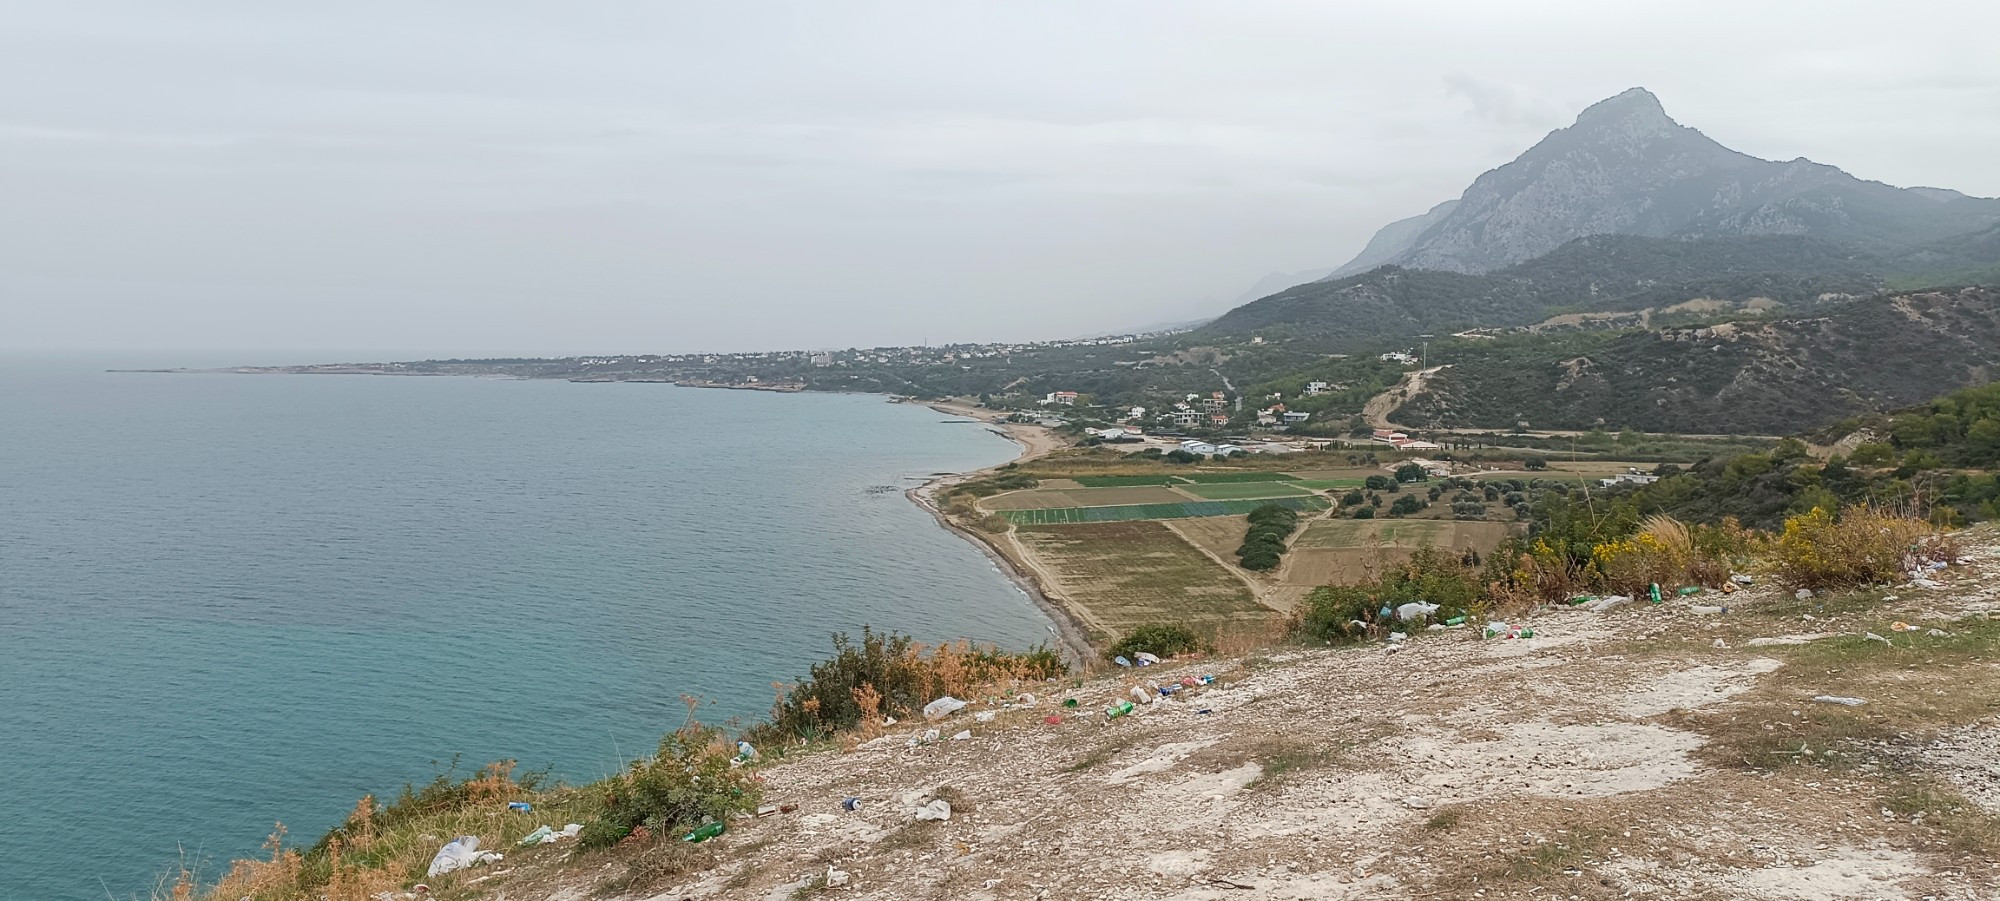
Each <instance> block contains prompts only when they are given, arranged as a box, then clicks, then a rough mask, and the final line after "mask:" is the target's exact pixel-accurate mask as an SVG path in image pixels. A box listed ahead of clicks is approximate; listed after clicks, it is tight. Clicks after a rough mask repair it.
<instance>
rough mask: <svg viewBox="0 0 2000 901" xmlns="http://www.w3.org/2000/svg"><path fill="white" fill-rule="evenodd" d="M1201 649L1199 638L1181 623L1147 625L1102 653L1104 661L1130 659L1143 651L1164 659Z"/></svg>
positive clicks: (1127, 634)
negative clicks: (1114, 658) (1116, 658)
mask: <svg viewBox="0 0 2000 901" xmlns="http://www.w3.org/2000/svg"><path fill="white" fill-rule="evenodd" d="M1201 648H1202V640H1201V636H1199V635H1196V634H1194V630H1193V629H1190V628H1188V627H1187V626H1185V625H1182V624H1181V623H1147V624H1145V625H1143V626H1139V627H1138V628H1135V629H1133V630H1132V631H1130V632H1128V633H1126V634H1125V637H1124V638H1121V639H1119V640H1118V643H1117V644H1114V645H1112V646H1111V648H1110V649H1109V650H1107V651H1105V652H1104V657H1105V659H1107V660H1108V659H1110V658H1112V657H1126V658H1130V657H1132V656H1133V655H1135V654H1137V653H1139V652H1140V651H1144V652H1146V653H1148V654H1151V655H1153V656H1155V657H1160V658H1166V657H1173V656H1176V655H1179V654H1186V653H1190V652H1192V651H1199V650H1201Z"/></svg>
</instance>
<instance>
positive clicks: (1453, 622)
mask: <svg viewBox="0 0 2000 901" xmlns="http://www.w3.org/2000/svg"><path fill="white" fill-rule="evenodd" d="M1444 624H1445V625H1447V626H1463V625H1465V617H1463V616H1454V617H1452V618H1451V619H1448V620H1445V621H1444Z"/></svg>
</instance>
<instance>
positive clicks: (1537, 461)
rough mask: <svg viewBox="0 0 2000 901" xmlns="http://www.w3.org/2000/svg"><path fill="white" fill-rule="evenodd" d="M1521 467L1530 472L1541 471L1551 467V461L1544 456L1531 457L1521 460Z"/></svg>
mask: <svg viewBox="0 0 2000 901" xmlns="http://www.w3.org/2000/svg"><path fill="white" fill-rule="evenodd" d="M1521 468H1522V469H1525V470H1528V471H1529V472H1539V471H1541V470H1544V469H1547V468H1549V461H1548V460H1547V459H1545V458H1542V457H1529V458H1527V459H1526V460H1522V461H1521Z"/></svg>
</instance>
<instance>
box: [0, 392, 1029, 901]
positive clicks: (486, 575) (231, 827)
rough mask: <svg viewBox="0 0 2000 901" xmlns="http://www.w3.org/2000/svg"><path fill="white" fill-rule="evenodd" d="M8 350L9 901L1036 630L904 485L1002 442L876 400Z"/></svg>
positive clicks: (3, 697) (3, 562) (106, 880)
mask: <svg viewBox="0 0 2000 901" xmlns="http://www.w3.org/2000/svg"><path fill="white" fill-rule="evenodd" d="M180 362H189V363H198V364H206V365H212V364H214V363H222V362H267V361H262V360H246V359H229V358H227V357H226V356H225V357H221V358H218V359H215V360H208V359H203V360H191V361H161V360H156V359H144V360H138V359H120V358H102V359H88V360H86V359H77V358H67V359H20V358H16V359H0V762H4V765H5V773H6V774H7V776H8V777H9V778H7V779H6V780H5V782H4V784H0V812H4V813H0V899H5V901H17V899H18V901H58V899H105V898H107V897H110V898H114V899H126V898H131V897H134V896H140V897H143V895H144V894H145V892H146V890H147V889H149V888H150V887H151V886H152V884H153V880H154V879H155V877H157V876H158V875H160V874H161V873H164V872H166V871H167V870H168V869H169V868H171V867H172V866H173V865H175V864H176V862H178V861H180V860H181V859H183V855H185V856H186V859H188V860H191V861H199V862H203V863H204V866H203V868H202V873H203V875H204V876H206V877H210V878H212V877H213V876H215V875H216V874H217V873H218V872H219V871H220V869H221V868H222V867H223V866H224V864H225V862H226V861H227V860H228V859H230V858H231V857H232V856H240V855H244V854H248V853H253V852H255V850H256V849H257V847H258V845H259V843H260V842H261V841H262V839H263V837H264V836H265V834H266V833H268V832H270V831H271V827H272V824H273V823H274V822H276V821H279V820H282V821H284V823H285V824H286V826H287V827H288V828H289V829H290V832H291V836H292V838H293V839H294V840H297V841H301V842H310V841H311V840H312V839H313V838H315V837H317V836H318V835H319V834H320V833H321V832H323V831H324V830H325V829H326V828H327V827H329V826H331V825H333V824H334V823H335V822H337V821H338V820H339V818H340V817H341V816H343V815H344V814H345V813H346V811H347V810H348V809H349V808H351V806H352V805H353V803H354V801H355V799H356V798H358V797H360V796H361V795H362V794H364V793H368V792H375V793H378V794H379V793H384V792H388V791H393V790H394V789H395V788H397V787H399V786H400V785H402V784H403V783H404V782H406V781H418V782H421V781H425V780H428V779H429V778H430V777H432V776H433V775H435V774H437V773H438V772H440V771H441V770H442V769H443V768H444V767H447V766H449V765H450V763H451V761H452V760H453V759H454V758H457V759H459V760H460V761H461V763H460V770H461V772H463V771H465V770H467V769H469V768H472V767H476V766H477V765H478V764H479V763H482V762H485V761H489V760H495V759H501V758H516V759H518V760H520V761H521V763H522V765H523V766H524V767H525V768H539V767H543V766H549V767H553V769H554V771H555V773H556V774H557V775H559V776H561V777H565V778H568V779H571V780H583V779H590V778H595V777H597V776H601V775H604V774H606V773H608V772H611V771H613V770H615V769H617V768H618V767H619V766H620V763H621V761H623V760H625V759H629V758H631V757H633V756H635V755H639V754H642V753H646V752H648V751H649V750H650V749H651V747H652V746H653V745H654V744H655V743H657V741H658V739H659V736H660V734H661V732H663V731H664V730H667V729H670V728H672V727H674V726H675V725H677V724H678V723H679V722H680V720H681V717H682V713H683V706H682V704H681V701H680V700H679V698H680V696H681V694H682V693H684V692H685V693H692V694H695V695H699V696H701V697H703V698H706V699H709V701H710V703H709V704H708V705H707V706H706V707H705V708H704V712H703V717H704V719H710V720H715V721H721V720H725V719H728V718H730V717H740V718H744V719H749V718H754V717H756V716H759V715H761V714H762V713H764V712H765V711H766V710H768V709H769V706H770V702H771V697H772V689H771V682H772V681H773V680H778V679H785V678H789V677H792V676H795V675H798V674H800V673H802V672H804V670H805V668H806V666H807V665H808V664H810V663H811V662H812V661H814V660H816V659H818V658H820V657H822V656H824V655H825V652H826V648H827V636H828V634H829V633H831V632H834V631H843V630H844V631H858V630H859V629H860V627H861V626H862V625H863V624H872V625H875V626H878V627H884V626H893V627H896V628H899V629H902V630H904V631H909V632H914V633H916V634H917V635H918V636H919V637H923V638H947V637H968V638H972V639H975V640H981V641H992V642H997V643H999V644H1001V645H1003V646H1006V647H1010V648H1020V647H1025V646H1028V645H1031V644H1035V643H1039V642H1041V641H1044V640H1047V639H1048V638H1049V637H1050V636H1049V634H1048V623H1047V620H1046V619H1045V618H1043V617H1042V615H1041V614H1040V613H1039V612H1038V611H1037V610H1036V609H1035V607H1034V606H1033V605H1032V604H1031V603H1030V601H1029V600H1028V598H1027V597H1026V596H1024V595H1023V594H1022V593H1021V592H1020V591H1019V590H1018V589H1016V588H1015V587H1014V586H1013V585H1011V584H1010V583H1009V582H1008V581H1007V580H1006V579H1005V578H1003V577H1002V576H1001V574H1000V573H999V572H998V571H996V570H995V568H994V567H993V565H992V564H991V563H990V562H989V561H988V560H987V559H986V558H985V557H984V556H982V555H981V554H980V553H979V552H978V550H977V549H975V548H974V547H973V546H971V545H970V544H968V543H967V542H966V541H965V540H963V539H961V538H959V537H957V536H954V535H951V534H949V533H947V532H945V531H944V530H942V529H940V528H939V527H938V526H937V525H936V523H935V522H934V521H933V520H932V519H931V517H930V516H929V515H928V514H927V513H925V512H924V511H922V510H921V509H919V508H917V507H916V506H915V505H913V504H911V503H910V502H909V501H908V500H907V499H906V498H905V497H904V496H903V494H902V491H901V490H902V489H903V488H905V487H908V486H910V485H913V484H916V481H917V480H921V479H922V478H924V477H926V476H928V475H930V474H931V473H934V472H939V471H959V470H966V469H972V468H977V467H982V466H989V465H993V464H996V463H1000V462H1004V461H1006V460H1008V459H1010V458H1011V457H1012V456H1013V455H1014V454H1015V452H1016V448H1015V446H1014V445H1013V444H1012V443H1011V442H1009V441H1007V440H1006V439H1004V438H1002V437H1000V436H997V435H994V434H992V433H990V432H988V431H987V430H985V429H984V428H983V427H981V426H976V425H964V424H943V423H942V422H941V420H944V419H946V418H948V417H944V416H941V415H940V414H938V413H936V412H934V411H931V410H929V409H926V408H923V407H921V406H915V405H903V404H890V403H887V402H885V401H884V399H883V398H880V397H872V396H852V395H820V394H770V393H762V392H742V391H715V390H700V389H686V388H676V387H671V386H667V385H639V384H625V385H615V384H612V385H605V384H594V385H580V384H570V383H566V382H542V381H511V380H497V379H470V378H391V377H368V376H251V375H225V374H213V375H179V374H176V375H165V374H114V373H107V372H104V371H103V370H104V369H105V368H107V367H118V366H135V365H138V366H154V365H161V364H162V363H166V364H168V365H172V364H176V363H180Z"/></svg>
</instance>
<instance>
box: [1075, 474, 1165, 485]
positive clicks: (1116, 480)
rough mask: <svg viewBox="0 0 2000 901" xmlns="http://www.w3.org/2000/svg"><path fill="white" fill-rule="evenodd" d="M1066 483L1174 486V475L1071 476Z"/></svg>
mask: <svg viewBox="0 0 2000 901" xmlns="http://www.w3.org/2000/svg"><path fill="white" fill-rule="evenodd" d="M1064 481H1070V482H1075V483H1077V484H1078V485H1081V486H1083V487H1085V488H1129V487H1132V486H1135V485H1172V484H1175V483H1176V479H1175V477H1174V476H1173V475H1170V474H1167V473H1161V474H1159V475H1145V476H1070V477H1069V478H1068V479H1065V480H1064Z"/></svg>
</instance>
